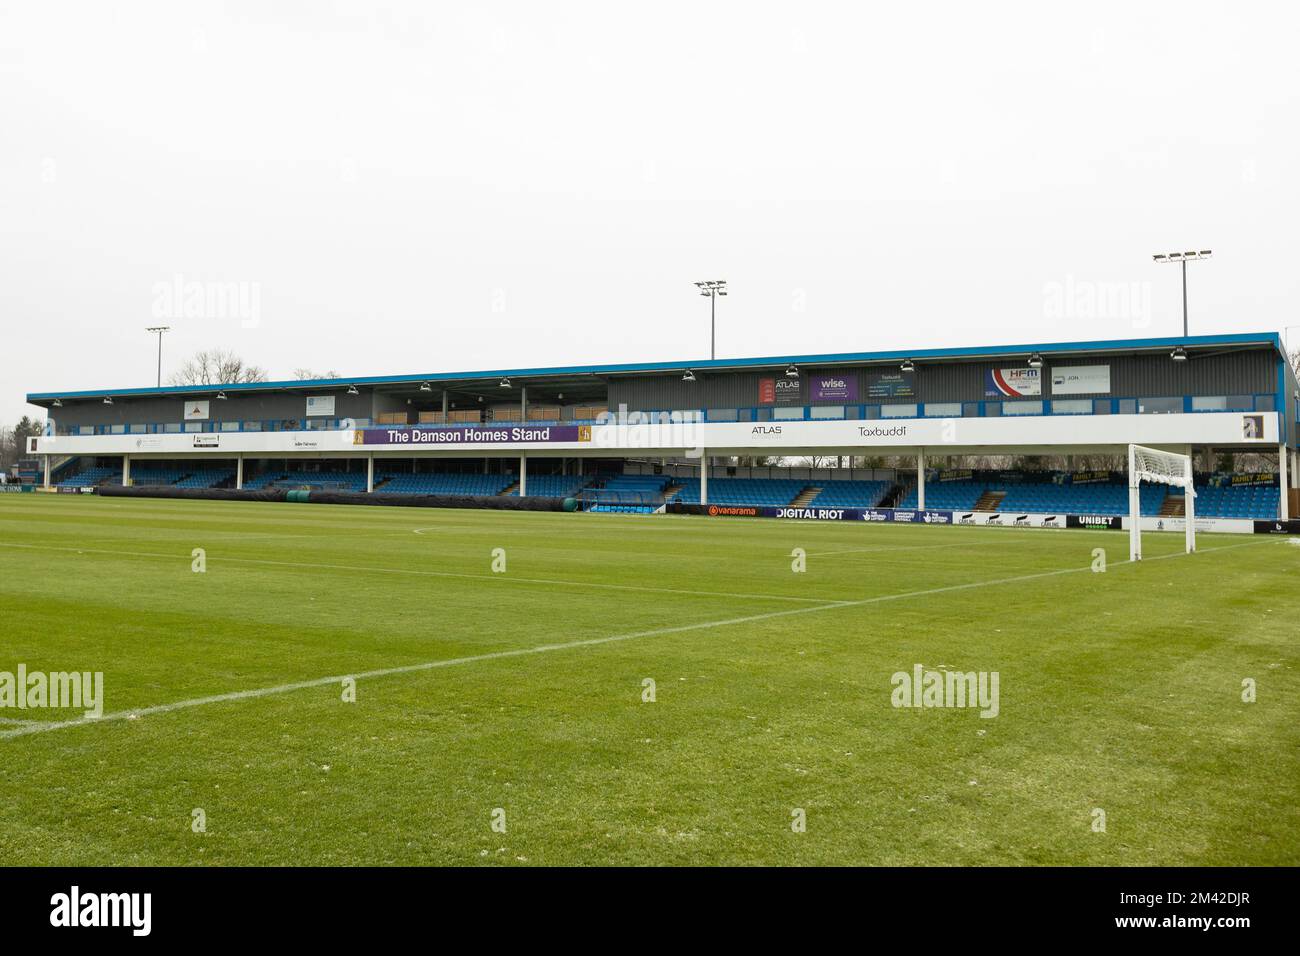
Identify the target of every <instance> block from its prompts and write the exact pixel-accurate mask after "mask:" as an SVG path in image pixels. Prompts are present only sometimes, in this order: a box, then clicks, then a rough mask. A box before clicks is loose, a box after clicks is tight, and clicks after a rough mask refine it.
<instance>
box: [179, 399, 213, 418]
mask: <svg viewBox="0 0 1300 956" xmlns="http://www.w3.org/2000/svg"><path fill="white" fill-rule="evenodd" d="M209 404H210V403H209V402H207V401H202V402H186V403H185V420H186V421H187V422H204V421H207V420H208V406H209Z"/></svg>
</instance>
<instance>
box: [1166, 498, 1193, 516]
mask: <svg viewBox="0 0 1300 956" xmlns="http://www.w3.org/2000/svg"><path fill="white" fill-rule="evenodd" d="M1185 514H1187V499H1186V498H1184V497H1183V496H1182V495H1166V496H1165V500H1164V501H1162V502H1161V503H1160V517H1162V518H1181V517H1182V516H1183V515H1185Z"/></svg>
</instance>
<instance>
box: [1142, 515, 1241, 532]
mask: <svg viewBox="0 0 1300 956" xmlns="http://www.w3.org/2000/svg"><path fill="white" fill-rule="evenodd" d="M1122 520H1123V524H1124V527H1125V528H1127V527H1128V526H1129V519H1128V518H1127V517H1125V518H1124V519H1122ZM1142 530H1143V531H1177V532H1178V533H1179V534H1183V533H1184V532H1185V531H1186V530H1187V519H1186V518H1175V517H1171V516H1149V517H1148V516H1145V515H1144V516H1143V517H1142ZM1196 531H1197V533H1198V534H1254V533H1255V522H1254V521H1252V520H1250V519H1249V518H1201V517H1197V519H1196Z"/></svg>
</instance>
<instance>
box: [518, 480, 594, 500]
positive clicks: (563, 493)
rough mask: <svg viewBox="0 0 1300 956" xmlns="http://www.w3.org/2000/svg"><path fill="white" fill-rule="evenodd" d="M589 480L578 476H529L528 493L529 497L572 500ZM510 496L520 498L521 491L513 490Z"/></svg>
mask: <svg viewBox="0 0 1300 956" xmlns="http://www.w3.org/2000/svg"><path fill="white" fill-rule="evenodd" d="M587 480H588V479H586V478H582V477H579V476H576V475H529V476H528V486H527V491H528V495H529V497H538V498H572V497H573V496H574V495H576V494H577V493H578V491H579V489H581V488H582V487H583V485H585V484H586V483H587ZM510 494H511V495H512V496H518V494H519V489H518V488H512V489H511V490H510Z"/></svg>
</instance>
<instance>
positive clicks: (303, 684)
mask: <svg viewBox="0 0 1300 956" xmlns="http://www.w3.org/2000/svg"><path fill="white" fill-rule="evenodd" d="M1260 543H1262V542H1258V541H1255V542H1248V543H1247V544H1237V545H1224V546H1221V547H1218V548H1206V549H1205V550H1206V551H1207V552H1208V551H1231V550H1233V549H1235V548H1244V547H1248V546H1249V545H1250V544H1260ZM1184 556H1185V555H1184V554H1183V553H1182V552H1175V553H1173V554H1164V555H1160V556H1158V557H1154V558H1149V559H1148V560H1150V561H1159V560H1163V559H1165V558H1177V557H1184ZM272 563H280V562H272ZM1133 563H1136V562H1130V561H1122V562H1116V564H1117V565H1119V564H1133ZM1091 571H1092V568H1091V567H1081V568H1080V567H1073V568H1057V569H1055V570H1052V571H1040V572H1037V573H1034V574H1019V575H1016V576H1014V577H1009V578H996V579H993V580H985V581H970V582H967V583H965V584H950V585H946V586H944V587H939V588H926V589H924V590H919V591H904V592H901V593H898V594H882V595H877V596H875V597H869V598H861V599H859V600H856V601H831V602H826V603H823V604H819V605H817V606H815V607H800V608H791V609H790V610H787V611H769V612H767V613H764V614H750V615H746V616H744V617H735V618H728V619H726V620H722V621H701V622H698V623H695V624H681V625H677V626H675V627H665V628H655V629H653V630H649V631H635V632H633V633H630V634H612V635H609V636H607V637H594V638H588V639H586V640H581V641H568V642H566V643H562V644H542V645H539V646H537V647H525V648H518V649H515V650H508V651H492V652H490V653H487V654H474V655H471V656H469V657H455V658H448V659H445V660H439V661H425V662H423V663H420V664H405V665H402V666H400V667H382V668H379V669H377V670H369V671H363V672H360V673H357V674H337V675H334V676H332V677H318V678H314V679H312V680H306V681H297V682H295V683H290V684H279V685H276V686H274V687H256V688H252V689H249V690H237V691H231V692H229V693H226V694H213V695H210V696H207V697H196V698H193V699H191V700H180V701H173V702H172V703H169V704H155V705H153V706H151V707H143V708H137V709H135V710H123V711H116V712H114V713H110V714H104V715H103V716H101V717H97V718H90V719H87V718H84V717H82V718H78V719H76V720H67V721H59V722H56V723H46V724H37V725H33V726H26V727H18V728H16V729H13V730H5V731H0V738H11V737H23V736H28V735H30V734H39V733H46V732H48V731H51V730H62V729H65V728H68V727H80V726H83V725H85V724H100V723H105V722H107V721H113V720H130V719H137V718H139V717H144V716H149V715H153V714H165V713H170V712H171V711H175V710H185V709H189V708H191V707H202V706H205V705H207V704H221V703H227V702H230V701H236V700H249V699H254V698H258V697H269V696H271V695H274V694H287V693H291V692H293V691H298V690H308V689H310V688H313V687H325V686H328V685H330V684H339V683H341V682H342V681H343V680H344V679H345V678H349V677H350V678H352V679H354V680H363V679H370V678H378V677H392V676H395V675H400V674H414V673H420V672H423V671H430V670H434V669H437V668H442V667H455V666H458V665H462V664H476V663H480V662H483V661H493V660H502V659H505V658H511V657H526V656H530V655H533V654H547V653H551V652H552V651H566V650H573V649H575V648H579V647H596V646H599V645H602V644H614V643H618V642H621V641H631V640H637V639H640V638H646V637H662V636H664V635H666V634H684V633H687V632H691V631H702V630H708V629H711V628H717V627H731V626H734V625H737V624H751V623H755V622H757V621H769V620H773V619H775V618H782V617H791V616H794V615H797V614H813V613H816V612H819V611H831V610H838V609H844V608H852V607H862V606H865V605H868V604H882V603H884V602H886V601H902V600H906V599H908V598H918V597H932V596H934V595H937V594H949V593H952V592H955V591H968V590H971V589H975V588H984V587H996V586H999V585H1005V584H1020V583H1023V582H1025V581H1036V580H1041V579H1043V578H1050V577H1058V576H1060V575H1064V574H1079V573H1081V572H1091Z"/></svg>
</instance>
